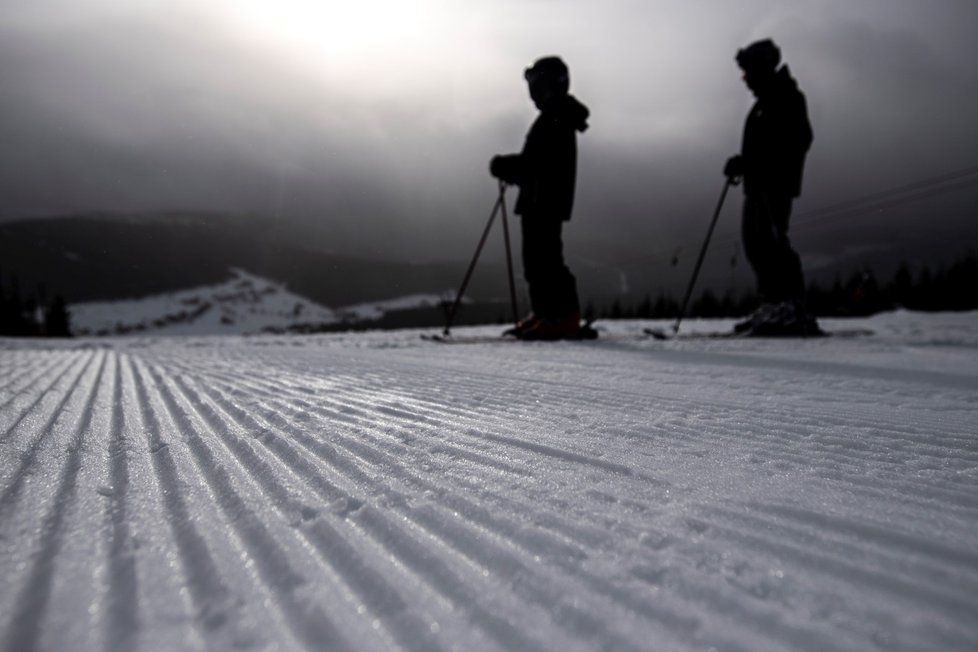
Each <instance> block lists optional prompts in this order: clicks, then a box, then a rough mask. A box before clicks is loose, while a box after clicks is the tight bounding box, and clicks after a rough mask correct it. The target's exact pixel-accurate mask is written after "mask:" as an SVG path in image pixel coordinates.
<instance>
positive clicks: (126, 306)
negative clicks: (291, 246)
mask: <svg viewBox="0 0 978 652" xmlns="http://www.w3.org/2000/svg"><path fill="white" fill-rule="evenodd" d="M231 272H232V276H231V278H230V279H229V280H227V281H225V282H223V283H219V284H216V285H210V286H203V287H198V288H192V289H189V290H182V291H179V292H171V293H165V294H158V295H154V296H151V297H146V298H143V299H135V300H130V301H104V302H92V303H79V304H75V305H73V306H71V321H72V330H73V332H74V333H75V334H76V335H129V334H136V333H138V334H145V335H149V334H152V335H242V334H256V333H275V332H278V333H281V332H295V331H308V330H321V329H322V328H323V327H326V326H329V325H339V324H356V323H360V322H365V321H373V320H377V319H380V318H382V317H383V316H384V315H385V314H386V313H388V312H390V311H394V310H407V309H412V308H418V307H423V306H435V305H437V304H438V302H439V301H440V297H438V296H436V295H424V294H418V295H412V296H409V297H403V298H400V299H394V300H391V301H382V302H376V303H365V304H358V305H353V306H348V307H345V308H341V309H335V310H334V309H330V308H327V307H325V306H321V305H319V304H317V303H315V302H313V301H310V300H308V299H306V298H304V297H301V296H299V295H297V294H294V293H292V292H290V291H289V290H288V289H287V288H286V287H285V285H284V284H281V283H276V282H275V281H271V280H268V279H265V278H261V277H259V276H255V275H254V274H250V273H248V272H245V271H244V270H241V269H232V270H231Z"/></svg>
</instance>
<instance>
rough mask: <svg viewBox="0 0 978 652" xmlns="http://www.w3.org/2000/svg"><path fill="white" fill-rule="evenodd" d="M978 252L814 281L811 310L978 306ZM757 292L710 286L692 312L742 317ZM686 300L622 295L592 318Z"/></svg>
mask: <svg viewBox="0 0 978 652" xmlns="http://www.w3.org/2000/svg"><path fill="white" fill-rule="evenodd" d="M975 288H978V254H975V253H974V252H970V253H968V254H966V255H964V256H963V257H961V258H959V259H958V260H956V261H954V262H953V263H951V264H950V265H947V266H944V267H938V268H931V267H928V266H921V267H919V268H917V269H914V268H913V267H912V266H911V265H910V264H909V263H906V262H904V263H901V264H900V266H899V267H898V268H897V271H896V272H895V273H894V275H893V277H892V278H890V279H887V280H885V281H881V280H880V279H879V278H877V276H876V274H875V273H874V272H873V271H872V270H870V269H860V270H856V271H854V272H852V273H851V274H850V275H849V276H848V278H845V279H843V278H842V277H841V276H840V277H837V278H836V280H835V282H834V283H833V284H832V285H831V286H827V287H825V286H822V285H819V284H818V283H811V284H810V285H809V286H808V290H807V296H806V301H807V303H808V308H809V310H810V311H811V312H812V313H814V314H816V315H818V316H820V317H865V316H869V315H873V314H876V313H878V312H883V311H886V310H894V309H897V308H906V309H908V310H919V311H924V312H936V311H945V310H948V311H962V310H978V291H976V290H975ZM758 304H759V298H758V297H757V295H756V294H755V293H753V292H741V293H738V292H733V291H730V292H727V293H725V294H723V295H718V294H717V293H716V292H714V291H713V290H710V289H707V290H704V291H703V292H702V293H701V294H700V295H699V296H698V297H697V298H696V299H695V300H694V301H692V302H691V303H690V306H689V309H688V310H687V311H686V313H687V316H689V317H703V318H711V317H739V316H742V315H745V314H748V313H749V312H750V311H751V310H753V309H754V308H756V307H757V305H758ZM680 309H681V304H680V301H678V300H677V299H676V298H675V297H674V296H672V295H669V294H665V293H662V294H659V296H658V297H657V298H655V299H652V297H651V295H646V296H645V298H644V299H642V300H641V301H640V302H638V303H634V304H631V305H629V304H626V303H624V302H622V301H621V300H620V299H616V300H615V301H614V302H612V303H611V304H609V305H605V306H602V307H601V308H597V307H595V306H594V305H593V304H589V305H588V306H587V308H586V310H585V316H586V317H587V318H588V319H595V318H600V319H670V318H674V317H676V316H677V315H678V314H679V311H680Z"/></svg>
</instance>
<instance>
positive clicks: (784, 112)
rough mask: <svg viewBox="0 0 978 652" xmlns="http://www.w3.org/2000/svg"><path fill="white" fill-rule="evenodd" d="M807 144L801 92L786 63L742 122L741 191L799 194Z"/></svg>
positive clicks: (808, 137)
mask: <svg viewBox="0 0 978 652" xmlns="http://www.w3.org/2000/svg"><path fill="white" fill-rule="evenodd" d="M811 144H812V126H811V124H810V123H809V121H808V107H807V105H806V103H805V95H804V94H803V93H802V92H801V91H800V90H798V83H797V82H796V81H795V80H794V79H793V78H792V77H791V74H790V73H789V71H788V66H782V67H781V69H780V70H778V71H777V72H776V73H775V76H774V81H773V82H772V84H771V86H770V87H769V88H768V89H767V90H766V91H765V92H764V94H763V95H761V96H760V97H758V100H757V102H756V103H755V104H754V106H753V108H751V111H750V113H749V114H748V115H747V123H746V124H745V125H744V141H743V146H742V149H741V156H742V157H743V166H744V167H743V170H744V193H745V194H748V195H750V194H755V193H759V192H772V193H775V194H779V195H787V196H788V197H797V196H798V195H800V194H801V177H802V173H803V172H804V167H805V155H806V154H807V153H808V148H809V147H810V146H811Z"/></svg>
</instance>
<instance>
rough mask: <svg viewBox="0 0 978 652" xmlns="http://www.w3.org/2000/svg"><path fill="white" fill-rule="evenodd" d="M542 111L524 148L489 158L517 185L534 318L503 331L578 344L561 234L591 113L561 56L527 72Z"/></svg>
mask: <svg viewBox="0 0 978 652" xmlns="http://www.w3.org/2000/svg"><path fill="white" fill-rule="evenodd" d="M524 79H525V80H526V82H527V84H528V85H529V90H530V99H532V100H533V103H534V104H535V105H536V107H537V109H539V111H540V114H539V115H538V116H537V118H536V120H535V121H534V122H533V125H532V126H531V127H530V131H529V133H528V134H527V136H526V141H525V143H524V145H523V151H521V152H520V153H519V154H508V155H500V156H495V157H493V159H492V161H491V162H490V165H489V171H490V172H491V174H492V175H493V176H494V177H496V178H498V179H500V180H502V181H503V182H505V183H509V184H514V185H516V186H519V189H520V192H519V197H518V198H517V200H516V209H515V212H516V214H517V215H519V216H520V218H521V220H520V224H521V233H522V243H523V247H522V254H523V255H522V258H523V272H524V276H525V278H526V282H527V284H528V285H529V290H530V303H531V309H532V313H531V315H530V316H529V317H527V318H525V319H523V320H522V321H520V322H519V324H517V325H516V327H515V328H513V329H511V330H509V331H507V333H508V334H511V335H515V336H516V337H519V338H521V339H527V340H558V339H577V338H580V337H584V336H588V335H589V334H590V333H591V331H590V329H582V327H581V310H580V303H579V299H578V296H577V281H576V279H575V278H574V276H573V274H571V272H570V270H569V269H568V268H567V265H566V264H565V263H564V254H563V242H562V240H561V229H562V227H563V223H564V222H566V221H567V220H569V219H570V217H571V211H572V209H573V205H574V184H575V178H576V175H577V132H583V131H584V130H585V129H587V118H588V114H589V113H588V109H587V108H586V107H585V106H584V105H583V104H581V103H580V102H578V101H577V99H576V98H574V96H573V95H571V94H570V93H569V92H568V91H569V88H570V75H569V72H568V69H567V65H566V64H565V63H564V62H563V61H562V60H561V59H560V58H558V57H544V58H542V59H539V60H538V61H536V62H535V63H534V64H533V65H532V66H531V67H529V68H527V69H526V71H525V72H524Z"/></svg>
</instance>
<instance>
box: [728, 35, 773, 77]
mask: <svg viewBox="0 0 978 652" xmlns="http://www.w3.org/2000/svg"><path fill="white" fill-rule="evenodd" d="M735 59H736V61H737V65H738V66H740V67H741V69H743V70H744V71H745V72H746V71H753V70H761V71H763V70H769V71H773V70H774V69H775V68H777V67H778V64H779V63H781V50H779V49H778V46H777V45H775V44H774V41H772V40H771V39H769V38H768V39H764V40H763V41H756V42H754V43H751V44H750V45H748V46H747V47H745V48H743V49H741V50H738V51H737V56H736V57H735Z"/></svg>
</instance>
